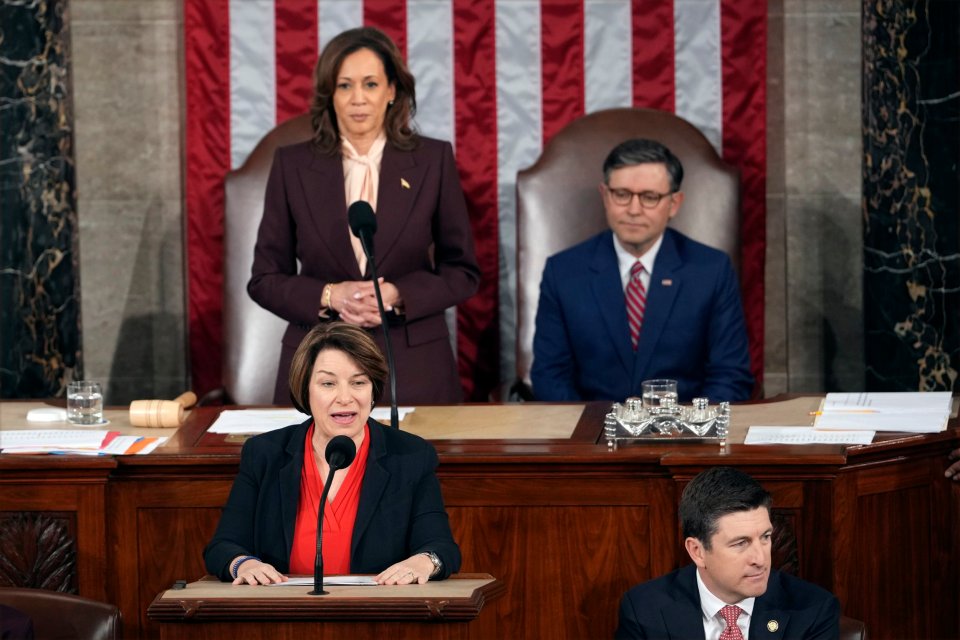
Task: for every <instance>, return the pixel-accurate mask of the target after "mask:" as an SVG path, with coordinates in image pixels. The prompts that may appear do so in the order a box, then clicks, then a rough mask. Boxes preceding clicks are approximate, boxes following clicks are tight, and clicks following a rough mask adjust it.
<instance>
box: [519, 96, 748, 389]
mask: <svg viewBox="0 0 960 640" xmlns="http://www.w3.org/2000/svg"><path fill="white" fill-rule="evenodd" d="M629 138H651V139H653V140H657V141H659V142H661V143H663V144H664V145H666V146H667V147H668V148H669V149H670V150H671V151H672V152H673V153H674V155H676V156H677V157H678V158H679V159H680V162H681V163H682V164H683V172H684V177H683V184H682V185H681V188H682V190H683V192H684V194H685V199H684V202H683V206H682V207H681V208H680V212H679V213H678V214H677V216H676V217H675V218H674V219H673V220H671V221H670V226H671V227H673V228H674V229H677V230H678V231H681V232H683V233H685V234H686V235H688V236H690V237H691V238H693V239H695V240H698V241H700V242H703V243H704V244H708V245H710V246H712V247H715V248H717V249H720V250H722V251H725V252H726V253H727V254H728V255H729V256H730V258H731V259H732V260H733V264H734V267H735V268H737V269H738V270H739V264H740V173H739V170H738V169H736V168H735V167H732V166H731V165H728V164H726V163H725V162H723V160H721V159H720V156H719V155H717V152H716V151H715V150H714V148H713V146H711V144H710V142H709V141H708V140H707V139H706V138H705V137H704V135H703V134H702V133H700V131H699V130H698V129H697V128H696V127H694V126H693V125H692V124H690V123H689V122H687V121H686V120H684V119H683V118H680V117H678V116H676V115H674V114H672V113H667V112H665V111H656V110H653V109H608V110H605V111H597V112H594V113H592V114H589V115H586V116H583V117H582V118H578V119H577V120H574V121H573V122H571V123H570V124H569V125H567V126H566V127H564V128H563V129H562V130H561V131H560V132H559V133H557V134H556V135H555V136H554V137H553V138H552V139H551V140H550V142H549V143H548V144H547V146H546V147H545V148H544V150H543V153H542V154H541V155H540V158H539V159H538V160H537V161H536V163H535V164H534V165H533V166H531V167H530V168H528V169H524V170H523V171H520V172H519V173H518V174H517V316H518V317H517V382H516V383H515V384H514V387H513V390H512V393H513V394H515V395H519V396H520V397H524V398H530V397H532V396H531V394H530V386H529V385H530V367H531V365H532V363H533V333H534V321H535V318H536V313H537V301H538V299H539V295H540V278H541V276H542V275H543V267H544V264H545V263H546V261H547V258H548V257H549V256H550V255H552V254H554V253H556V252H558V251H561V250H563V249H566V248H567V247H570V246H573V245H574V244H576V243H578V242H580V241H582V240H586V239H587V238H589V237H590V236H592V235H594V234H596V233H598V232H599V231H602V230H603V229H606V228H607V223H606V217H605V215H604V211H603V203H602V201H601V198H600V192H599V190H598V185H599V184H600V183H601V182H602V181H603V172H602V167H603V160H604V159H605V158H606V156H607V154H608V153H609V152H610V150H611V149H613V147H615V146H616V145H617V144H619V143H620V142H623V141H624V140H627V139H629Z"/></svg>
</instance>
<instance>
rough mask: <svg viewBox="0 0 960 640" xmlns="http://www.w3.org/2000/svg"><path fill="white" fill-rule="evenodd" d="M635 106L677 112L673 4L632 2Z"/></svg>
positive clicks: (645, 0)
mask: <svg viewBox="0 0 960 640" xmlns="http://www.w3.org/2000/svg"><path fill="white" fill-rule="evenodd" d="M631 5H632V6H631V16H632V23H633V24H632V27H633V29H632V31H633V40H632V49H633V106H635V107H645V108H648V109H661V110H663V111H670V112H673V111H674V110H675V109H676V104H675V87H674V81H675V78H676V56H675V55H674V24H673V2H665V1H664V0H633V2H632V3H631Z"/></svg>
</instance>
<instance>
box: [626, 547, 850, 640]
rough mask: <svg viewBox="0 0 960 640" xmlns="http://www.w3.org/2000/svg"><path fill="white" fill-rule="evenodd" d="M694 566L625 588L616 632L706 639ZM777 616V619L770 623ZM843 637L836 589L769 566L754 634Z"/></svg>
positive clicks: (760, 639) (762, 637)
mask: <svg viewBox="0 0 960 640" xmlns="http://www.w3.org/2000/svg"><path fill="white" fill-rule="evenodd" d="M696 571H697V568H696V565H693V564H690V565H687V566H685V567H683V568H682V569H677V570H676V571H674V572H672V573H668V574H667V575H665V576H663V577H660V578H657V579H656V580H651V581H650V582H645V583H643V584H641V585H637V586H636V587H633V588H632V589H630V590H629V591H627V593H626V594H625V595H624V596H623V600H622V601H621V602H620V625H619V626H618V627H617V632H616V635H615V637H616V638H621V639H625V638H664V639H666V638H673V639H677V638H682V639H683V640H703V638H704V633H703V610H702V609H701V608H700V592H699V590H698V589H697V576H696ZM773 621H775V622H776V624H775V625H773V624H770V623H771V622H773ZM771 628H774V629H775V630H773V631H771V630H770V629H771ZM839 637H840V603H839V602H838V601H837V599H836V598H835V597H834V596H833V594H831V593H830V592H829V591H826V590H824V589H821V588H820V587H818V586H817V585H815V584H812V583H810V582H805V581H804V580H800V579H799V578H794V577H793V576H791V575H788V574H785V573H780V572H779V571H771V572H770V579H769V581H768V582H767V591H766V593H764V594H763V595H762V596H759V597H758V598H757V599H756V601H755V603H754V605H753V615H752V616H751V617H750V640H779V639H787V638H798V639H800V638H802V639H804V640H826V639H829V638H832V639H834V640H835V639H836V638H839Z"/></svg>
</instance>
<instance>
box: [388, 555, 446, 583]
mask: <svg viewBox="0 0 960 640" xmlns="http://www.w3.org/2000/svg"><path fill="white" fill-rule="evenodd" d="M433 569H434V567H433V563H432V562H430V558H428V557H427V556H425V555H423V554H422V553H418V554H417V555H415V556H410V557H409V558H407V559H406V560H401V561H400V562H398V563H396V564H392V565H390V566H389V567H387V568H386V569H384V570H383V571H381V572H380V574H379V575H378V576H377V577H376V581H377V584H413V583H417V584H426V583H427V581H428V580H429V579H430V574H432V573H433Z"/></svg>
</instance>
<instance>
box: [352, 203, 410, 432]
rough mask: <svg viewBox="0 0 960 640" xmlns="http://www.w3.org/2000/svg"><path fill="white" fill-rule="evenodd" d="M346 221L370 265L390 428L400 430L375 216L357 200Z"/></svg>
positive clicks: (369, 207) (366, 206)
mask: <svg viewBox="0 0 960 640" xmlns="http://www.w3.org/2000/svg"><path fill="white" fill-rule="evenodd" d="M347 220H348V221H349V222H350V231H352V232H353V235H355V236H356V237H357V238H359V239H360V244H361V245H363V253H364V255H365V256H367V263H368V264H369V265H370V275H371V276H372V277H373V291H374V293H376V295H377V309H379V310H380V326H381V327H382V328H383V341H384V344H386V346H387V365H388V367H389V375H390V426H391V427H393V428H394V429H399V428H400V416H399V413H398V411H397V368H396V366H395V365H394V361H393V347H392V346H391V344H390V326H389V325H388V324H387V313H386V312H385V311H384V310H383V297H382V296H381V295H380V281H379V280H378V279H377V264H376V260H374V258H373V234H375V233H376V232H377V216H376V214H375V213H374V212H373V208H372V207H371V206H370V203H369V202H364V201H363V200H357V201H356V202H354V203H353V204H352V205H350V208H349V209H347Z"/></svg>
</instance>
